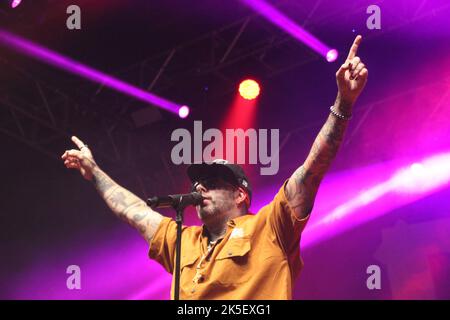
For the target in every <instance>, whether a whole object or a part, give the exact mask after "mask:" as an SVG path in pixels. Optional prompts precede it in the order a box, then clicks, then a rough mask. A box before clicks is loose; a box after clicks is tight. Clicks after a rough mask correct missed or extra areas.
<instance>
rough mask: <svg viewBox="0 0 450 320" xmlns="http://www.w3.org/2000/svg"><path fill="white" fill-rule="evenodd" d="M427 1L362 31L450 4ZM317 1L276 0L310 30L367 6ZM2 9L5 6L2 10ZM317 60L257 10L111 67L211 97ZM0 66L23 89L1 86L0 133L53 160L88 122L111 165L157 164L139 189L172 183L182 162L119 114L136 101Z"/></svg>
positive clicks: (151, 83)
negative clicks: (248, 78) (252, 74)
mask: <svg viewBox="0 0 450 320" xmlns="http://www.w3.org/2000/svg"><path fill="white" fill-rule="evenodd" d="M383 2H384V1H374V4H378V5H381V4H382V3H383ZM427 4H428V1H426V0H424V1H422V2H421V3H419V4H417V6H416V7H414V8H410V10H409V11H408V12H407V14H405V18H404V19H401V20H400V21H398V22H397V23H395V24H392V25H391V26H388V27H383V28H382V30H380V31H379V32H377V33H374V34H373V35H369V36H368V37H369V38H370V37H378V36H380V35H382V34H386V33H387V32H392V31H393V30H396V29H398V28H401V27H404V26H406V25H408V24H411V23H414V22H416V21H418V20H420V19H423V18H425V17H429V16H432V15H435V14H437V13H438V12H440V11H443V10H446V9H448V7H449V6H450V4H444V5H442V6H441V7H439V8H430V7H429V6H428V5H427ZM321 5H325V4H324V1H317V2H315V3H314V4H312V5H310V6H309V7H307V9H305V7H304V6H300V5H299V4H298V3H297V2H296V1H281V2H279V3H278V6H279V7H280V9H281V10H282V11H284V12H288V10H289V12H291V11H292V12H293V11H294V10H297V13H298V14H297V17H295V18H297V20H299V21H303V24H302V25H303V27H306V28H307V29H308V30H309V31H311V32H314V30H315V29H317V28H318V27H320V26H323V25H326V24H327V23H328V22H330V21H332V20H333V19H340V18H343V17H344V18H347V19H354V18H355V16H356V15H360V14H362V13H365V9H366V8H363V7H358V6H354V7H352V8H348V7H344V6H343V7H342V9H339V10H336V11H333V12H329V13H328V14H326V15H324V14H321V16H318V11H319V10H318V8H319V7H320V6H321ZM406 5H408V3H407V1H405V6H406ZM409 5H410V4H409ZM0 14H3V15H5V14H7V13H5V12H3V11H2V12H0ZM312 21H314V23H312ZM255 30H257V32H255ZM318 59H323V58H322V57H319V56H317V55H316V54H315V53H313V52H312V51H311V50H310V49H309V48H308V47H306V46H305V45H304V44H302V43H299V42H298V41H297V40H295V39H293V38H292V37H291V36H289V35H286V34H285V33H284V32H283V31H281V30H279V29H278V28H276V27H275V26H272V25H271V24H270V23H269V22H267V21H266V20H264V19H263V18H262V17H260V16H259V15H257V14H251V15H249V16H247V17H244V18H242V19H239V20H237V21H235V22H232V23H230V24H228V25H226V26H224V27H222V28H220V29H217V30H214V31H211V32H208V33H206V34H204V35H202V36H200V37H198V38H195V39H191V40H188V41H186V42H183V43H180V44H178V45H176V46H173V47H172V48H169V49H167V50H163V51H161V52H159V53H156V54H154V55H151V56H149V57H148V58H146V59H143V60H141V61H139V62H137V63H134V64H132V65H130V66H128V67H126V68H124V69H121V70H117V71H116V72H114V73H113V75H115V76H117V77H119V78H121V79H123V80H125V81H128V82H130V83H133V84H135V85H137V86H139V87H141V88H145V89H147V90H149V91H153V92H156V93H158V94H161V95H165V94H167V93H168V92H169V91H170V90H174V89H176V88H183V90H184V91H185V92H195V90H192V88H193V87H196V88H198V87H199V86H203V85H205V83H214V84H216V86H215V87H217V88H220V90H215V89H214V88H211V89H210V92H209V95H210V97H211V99H220V98H221V97H223V96H224V95H226V94H229V93H230V92H231V91H233V90H234V89H235V88H234V86H235V82H234V79H236V74H237V72H245V71H246V70H257V73H258V76H260V77H262V78H271V77H274V76H276V75H279V74H281V73H283V72H285V71H288V70H291V69H293V68H297V67H299V66H301V65H304V64H308V63H310V62H312V61H316V60H318ZM0 65H2V66H7V67H8V68H11V69H12V70H13V72H14V74H15V76H16V77H18V78H20V79H22V80H21V88H19V89H17V90H5V89H4V88H0V114H1V115H2V116H1V120H0V132H1V133H3V134H5V135H7V136H9V137H11V138H13V139H15V140H17V141H19V142H21V143H23V144H25V145H27V146H29V147H31V148H33V149H34V150H36V151H38V152H40V153H42V154H45V155H46V156H49V157H51V158H53V159H57V160H59V155H60V151H61V150H62V148H63V146H67V144H68V140H69V138H70V136H71V135H72V134H74V133H77V132H79V131H80V128H86V129H91V130H85V132H86V135H87V140H88V141H96V144H97V145H96V155H97V156H98V157H101V159H102V161H103V162H104V163H106V164H107V166H109V167H110V169H111V170H117V171H118V172H121V173H124V174H127V173H130V172H131V171H133V169H139V168H138V167H137V166H138V164H137V163H139V162H140V161H141V162H146V163H147V164H148V166H154V167H157V168H160V169H161V170H158V174H159V176H158V175H155V174H154V173H150V171H147V172H146V174H144V175H142V176H139V177H137V176H136V177H135V182H137V183H138V185H140V186H141V189H142V193H143V194H149V192H150V191H151V190H150V191H149V190H145V187H144V186H145V185H149V183H150V184H151V185H166V186H171V187H173V186H176V180H177V179H176V177H177V175H178V172H177V171H176V170H181V168H178V169H176V168H175V167H176V166H170V165H168V163H169V161H168V159H167V154H169V153H170V151H168V150H166V149H164V146H162V147H161V148H152V147H150V148H149V147H148V144H146V145H144V143H133V142H132V141H134V140H136V138H137V137H136V135H137V133H136V132H135V131H134V129H135V126H134V124H133V121H131V120H130V119H129V117H126V116H125V115H126V113H127V110H128V108H129V106H130V105H132V104H136V102H135V101H134V100H132V99H129V98H126V97H123V96H121V95H119V94H115V95H114V96H113V97H111V93H110V92H109V93H105V91H106V90H104V89H103V86H102V85H98V84H91V83H88V82H86V81H82V80H71V81H72V82H71V83H70V85H68V86H67V85H66V86H64V88H63V89H62V88H61V87H59V86H57V85H55V84H49V83H48V81H44V80H43V79H41V78H40V77H39V75H36V74H29V73H27V72H26V71H25V70H23V69H21V68H20V67H17V66H14V65H12V64H11V63H10V62H9V61H7V60H5V59H0ZM205 79H208V81H205ZM197 91H198V90H197ZM195 95H196V94H193V97H192V101H193V104H194V105H195V104H196V103H199V101H200V99H201V98H200V97H197V96H195ZM93 106H95V107H93ZM372 108H373V104H372V105H371V106H368V107H366V108H360V110H361V112H365V113H366V114H365V115H362V116H360V117H357V119H358V120H357V121H359V123H358V124H357V125H356V126H355V130H356V131H357V130H358V128H359V127H360V126H361V125H362V123H363V122H364V119H365V118H366V116H367V115H368V114H369V113H370V112H371V110H372ZM322 122H323V121H318V122H317V123H313V124H310V125H308V126H305V127H302V128H299V129H296V130H294V131H292V132H289V133H288V134H286V135H285V136H284V137H282V145H281V146H282V148H286V146H287V145H289V144H290V143H292V139H293V138H294V137H296V135H298V134H299V133H300V132H302V130H308V129H311V127H319V126H320V125H321V124H322ZM92 128H95V130H92ZM351 137H352V133H350V134H349V136H348V138H347V141H346V145H348V144H349V143H350V141H351ZM137 140H139V139H137ZM174 169H175V171H174Z"/></svg>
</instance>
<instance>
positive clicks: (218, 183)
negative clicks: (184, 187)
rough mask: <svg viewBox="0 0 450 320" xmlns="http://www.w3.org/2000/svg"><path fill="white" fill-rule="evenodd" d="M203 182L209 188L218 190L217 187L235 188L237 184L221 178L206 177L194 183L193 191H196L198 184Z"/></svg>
mask: <svg viewBox="0 0 450 320" xmlns="http://www.w3.org/2000/svg"><path fill="white" fill-rule="evenodd" d="M199 184H201V185H202V186H204V187H205V188H206V189H208V190H217V189H232V188H233V189H234V188H236V186H234V185H233V184H231V183H229V182H227V181H225V180H223V179H220V178H206V179H200V180H198V181H196V182H194V183H193V184H192V191H196V189H197V186H198V185H199Z"/></svg>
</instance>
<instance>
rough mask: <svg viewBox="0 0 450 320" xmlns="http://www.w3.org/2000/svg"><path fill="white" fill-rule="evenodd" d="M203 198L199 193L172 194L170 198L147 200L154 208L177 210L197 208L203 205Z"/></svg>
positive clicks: (161, 197)
mask: <svg viewBox="0 0 450 320" xmlns="http://www.w3.org/2000/svg"><path fill="white" fill-rule="evenodd" d="M202 201H203V197H202V195H201V194H200V193H198V192H191V193H185V194H170V195H168V196H156V197H152V198H149V199H147V205H148V206H149V207H150V208H152V209H155V208H169V207H172V208H177V207H180V206H182V207H187V206H190V205H193V206H196V205H199V204H201V203H202Z"/></svg>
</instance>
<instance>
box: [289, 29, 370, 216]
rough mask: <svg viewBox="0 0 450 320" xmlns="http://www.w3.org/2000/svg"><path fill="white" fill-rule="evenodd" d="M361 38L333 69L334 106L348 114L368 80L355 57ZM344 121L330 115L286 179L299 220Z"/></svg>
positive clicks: (328, 162)
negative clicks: (296, 167)
mask: <svg viewBox="0 0 450 320" xmlns="http://www.w3.org/2000/svg"><path fill="white" fill-rule="evenodd" d="M361 39H362V38H361V36H357V37H356V39H355V41H354V42H353V45H352V47H351V48H350V52H349V54H348V56H347V60H346V61H345V63H344V64H343V65H342V66H341V67H340V68H339V70H338V71H337V72H336V82H337V85H338V95H337V98H336V102H335V104H334V109H335V111H336V112H338V113H339V114H341V115H345V116H347V117H348V116H349V115H351V112H352V108H353V105H354V103H355V101H356V99H357V98H358V96H359V95H360V93H361V92H362V90H363V88H364V86H365V84H366V82H367V76H368V70H367V68H366V66H365V65H364V63H362V62H361V59H360V58H359V57H357V56H356V52H357V50H358V46H359V44H360V43H361ZM347 122H348V121H347V120H343V119H340V118H338V117H336V116H335V115H333V114H330V115H329V116H328V119H327V121H326V122H325V125H324V126H323V127H322V129H321V130H320V132H319V135H318V136H317V138H316V139H315V141H314V144H313V146H312V149H311V151H310V153H309V155H308V157H307V158H306V161H305V162H304V163H303V165H302V166H300V168H298V169H297V170H296V171H295V172H294V174H293V175H292V176H291V177H290V178H289V181H288V183H287V184H286V190H285V191H286V197H287V199H288V201H289V204H290V205H291V207H292V208H293V210H294V213H295V216H296V217H297V218H298V219H302V218H305V217H306V216H308V214H309V213H310V212H311V211H312V208H313V205H314V199H315V197H316V194H317V190H318V189H319V185H320V182H321V181H322V179H323V177H324V176H325V173H326V172H327V171H328V169H329V168H330V165H331V162H332V161H333V159H334V158H335V157H336V154H337V151H338V149H339V146H340V145H341V142H342V139H343V138H344V133H345V129H346V128H347Z"/></svg>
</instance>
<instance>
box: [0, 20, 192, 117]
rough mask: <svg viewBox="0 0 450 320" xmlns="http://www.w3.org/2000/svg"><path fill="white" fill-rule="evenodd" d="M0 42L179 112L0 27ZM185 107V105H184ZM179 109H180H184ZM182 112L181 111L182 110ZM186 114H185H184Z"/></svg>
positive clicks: (177, 107) (176, 106)
mask: <svg viewBox="0 0 450 320" xmlns="http://www.w3.org/2000/svg"><path fill="white" fill-rule="evenodd" d="M0 44H3V45H5V46H7V47H9V48H11V49H14V50H16V51H18V52H20V53H22V54H24V55H27V56H29V57H31V58H33V59H36V60H39V61H42V62H44V63H46V64H49V65H52V66H54V67H57V68H59V69H63V70H65V71H68V72H70V73H72V74H75V75H78V76H81V77H83V78H85V79H87V80H90V81H92V82H97V83H99V84H102V85H104V86H106V87H109V88H110V89H113V90H116V91H118V92H121V93H123V94H126V95H128V96H130V97H133V98H136V99H138V100H141V101H144V102H147V103H149V104H152V105H154V106H156V107H158V108H161V109H164V110H167V111H170V112H172V113H175V114H177V115H179V114H180V109H181V108H182V107H183V106H182V105H179V104H176V103H174V102H171V101H169V100H166V99H164V98H161V97H159V96H157V95H154V94H152V93H150V92H147V91H145V90H142V89H140V88H138V87H135V86H133V85H131V84H128V83H126V82H124V81H122V80H120V79H117V78H115V77H112V76H110V75H107V74H105V73H103V72H100V71H97V70H95V69H93V68H90V67H88V66H86V65H84V64H82V63H80V62H77V61H75V60H72V59H70V58H68V57H65V56H63V55H61V54H59V53H56V52H54V51H52V50H50V49H47V48H45V47H43V46H40V45H38V44H35V43H33V42H31V41H28V40H26V39H24V38H21V37H19V36H16V35H14V34H12V33H9V32H7V31H4V30H1V29H0ZM185 108H186V107H185ZM185 108H184V109H181V110H185ZM182 113H183V111H182ZM186 116H187V115H186Z"/></svg>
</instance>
